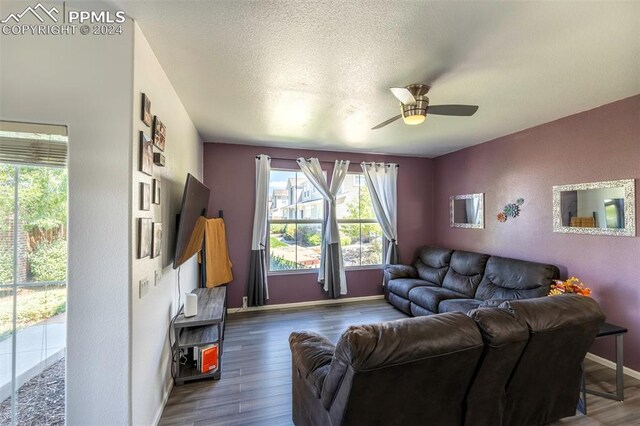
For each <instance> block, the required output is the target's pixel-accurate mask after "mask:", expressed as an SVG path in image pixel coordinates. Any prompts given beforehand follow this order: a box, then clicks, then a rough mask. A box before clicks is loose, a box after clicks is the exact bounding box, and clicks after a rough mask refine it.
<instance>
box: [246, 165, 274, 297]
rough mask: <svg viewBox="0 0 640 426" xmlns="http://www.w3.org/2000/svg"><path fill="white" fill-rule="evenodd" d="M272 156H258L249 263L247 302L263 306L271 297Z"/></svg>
mask: <svg viewBox="0 0 640 426" xmlns="http://www.w3.org/2000/svg"><path fill="white" fill-rule="evenodd" d="M270 172H271V158H269V156H267V155H264V154H261V155H259V156H257V157H256V205H255V211H254V214H253V235H252V238H251V262H250V264H249V285H248V288H247V304H248V305H249V306H262V305H264V304H266V303H267V299H268V298H269V286H268V285H267V261H266V253H265V247H266V246H267V245H266V244H267V216H268V209H269V173H270Z"/></svg>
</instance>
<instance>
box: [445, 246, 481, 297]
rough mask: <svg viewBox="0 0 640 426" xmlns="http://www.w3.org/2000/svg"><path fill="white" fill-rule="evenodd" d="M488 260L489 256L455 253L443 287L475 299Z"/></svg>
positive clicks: (463, 252)
mask: <svg viewBox="0 0 640 426" xmlns="http://www.w3.org/2000/svg"><path fill="white" fill-rule="evenodd" d="M488 259H489V255H488V254H480V253H472V252H469V251H460V250H458V251H455V252H453V255H452V256H451V262H450V263H449V270H448V271H447V274H446V275H445V277H444V279H443V280H442V287H444V288H447V289H449V290H453V291H455V292H458V293H461V294H464V295H466V296H469V297H470V298H473V296H474V295H475V294H476V289H477V288H478V284H480V280H482V276H483V274H484V269H485V266H486V265H487V260H488Z"/></svg>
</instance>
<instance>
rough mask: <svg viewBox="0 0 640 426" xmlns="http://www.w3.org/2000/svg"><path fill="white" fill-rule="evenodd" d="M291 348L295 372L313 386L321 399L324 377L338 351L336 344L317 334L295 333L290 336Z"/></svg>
mask: <svg viewBox="0 0 640 426" xmlns="http://www.w3.org/2000/svg"><path fill="white" fill-rule="evenodd" d="M289 347H290V348H291V362H292V363H293V368H294V370H297V371H298V374H299V375H300V376H301V377H302V378H303V379H305V380H306V381H307V382H308V383H309V384H310V385H312V387H313V390H314V392H315V394H316V396H318V397H319V396H320V392H321V390H322V384H323V382H324V376H326V374H327V371H328V370H329V368H328V366H329V364H331V360H332V359H333V353H334V351H335V349H336V348H335V346H334V344H333V343H331V342H330V341H329V339H327V338H326V337H324V336H321V335H319V334H317V333H312V332H299V333H298V332H293V333H291V335H290V336H289ZM323 367H326V368H323ZM320 376H321V377H320Z"/></svg>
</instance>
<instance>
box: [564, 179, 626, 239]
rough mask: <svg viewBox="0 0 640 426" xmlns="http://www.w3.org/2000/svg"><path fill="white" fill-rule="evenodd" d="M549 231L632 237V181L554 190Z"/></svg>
mask: <svg viewBox="0 0 640 426" xmlns="http://www.w3.org/2000/svg"><path fill="white" fill-rule="evenodd" d="M553 230H554V232H565V233H577V234H592V235H616V236H635V180H634V179H624V180H615V181H606V182H592V183H580V184H573V185H559V186H554V187H553Z"/></svg>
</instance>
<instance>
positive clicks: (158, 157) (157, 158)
mask: <svg viewBox="0 0 640 426" xmlns="http://www.w3.org/2000/svg"><path fill="white" fill-rule="evenodd" d="M164 162H165V159H164V155H162V154H160V153H159V152H154V153H153V164H155V165H156V166H160V167H164Z"/></svg>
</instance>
